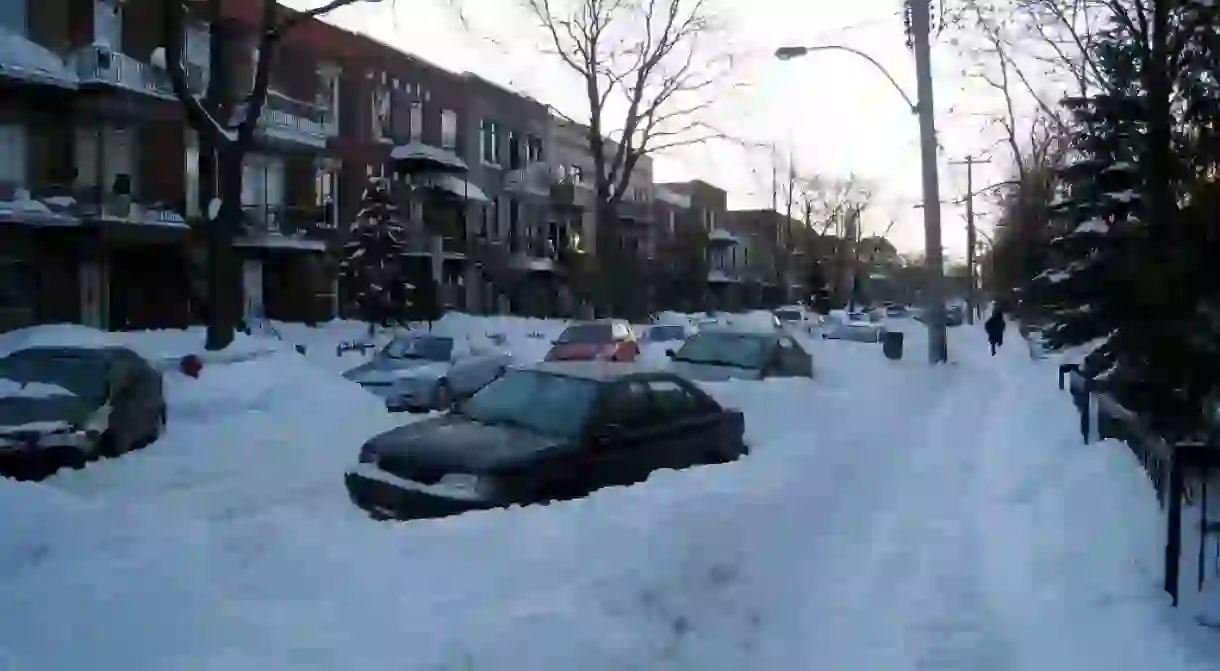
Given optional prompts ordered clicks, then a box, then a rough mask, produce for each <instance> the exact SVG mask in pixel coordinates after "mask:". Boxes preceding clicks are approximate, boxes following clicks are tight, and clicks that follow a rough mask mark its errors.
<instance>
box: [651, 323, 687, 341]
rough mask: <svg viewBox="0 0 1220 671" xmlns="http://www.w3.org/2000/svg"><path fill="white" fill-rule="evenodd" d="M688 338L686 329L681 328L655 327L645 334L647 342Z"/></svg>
mask: <svg viewBox="0 0 1220 671" xmlns="http://www.w3.org/2000/svg"><path fill="white" fill-rule="evenodd" d="M685 337H686V329H684V328H682V327H681V326H670V325H668V324H667V325H665V326H654V327H652V328H650V329H648V332H647V333H645V334H644V338H645V340H649V341H652V342H659V341H665V340H682V339H683V338H685Z"/></svg>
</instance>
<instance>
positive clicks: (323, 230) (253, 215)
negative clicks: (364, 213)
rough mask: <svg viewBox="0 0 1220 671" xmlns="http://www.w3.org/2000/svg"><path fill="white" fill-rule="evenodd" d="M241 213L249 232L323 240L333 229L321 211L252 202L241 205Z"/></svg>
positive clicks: (314, 208)
mask: <svg viewBox="0 0 1220 671" xmlns="http://www.w3.org/2000/svg"><path fill="white" fill-rule="evenodd" d="M242 213H243V214H244V215H245V224H246V228H247V230H248V231H249V232H251V233H261V234H266V235H282V236H284V237H290V238H302V237H308V238H315V239H316V238H324V237H327V236H329V235H330V234H331V232H332V231H333V230H334V227H333V226H331V225H330V224H329V222H327V221H326V219H325V217H326V211H325V209H323V208H318V207H300V206H292V205H272V204H264V203H254V204H247V205H242Z"/></svg>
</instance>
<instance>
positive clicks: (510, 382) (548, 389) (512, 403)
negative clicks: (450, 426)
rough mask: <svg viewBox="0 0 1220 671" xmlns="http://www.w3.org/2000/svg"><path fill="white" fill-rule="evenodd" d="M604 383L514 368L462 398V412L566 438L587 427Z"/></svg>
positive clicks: (482, 420)
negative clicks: (586, 424)
mask: <svg viewBox="0 0 1220 671" xmlns="http://www.w3.org/2000/svg"><path fill="white" fill-rule="evenodd" d="M599 391H600V385H599V384H598V383H597V382H594V381H592V380H583V379H580V378H575V377H567V376H563V375H551V374H549V373H542V372H538V371H530V370H510V371H508V372H507V373H505V374H504V375H503V376H502V377H500V378H499V379H497V380H494V381H492V382H491V383H490V384H488V385H487V386H486V387H484V388H483V389H482V390H481V391H479V392H478V393H477V394H475V395H474V396H471V397H470V398H469V399H467V400H466V401H464V402H462V403H461V404H460V405H459V406H458V409H457V412H458V414H461V415H465V416H468V417H470V418H471V419H473V420H475V421H477V422H480V423H483V424H492V425H500V424H502V425H508V426H516V427H520V428H523V429H527V430H529V431H535V432H537V433H541V434H545V435H553V436H562V437H565V438H568V437H575V436H577V435H579V434H580V432H581V431H582V430H583V429H584V427H585V423H586V421H587V420H588V418H589V416H590V414H591V413H592V410H593V404H594V401H595V400H596V399H597V395H598V393H599Z"/></svg>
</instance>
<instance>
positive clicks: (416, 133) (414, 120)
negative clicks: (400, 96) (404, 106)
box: [407, 100, 424, 142]
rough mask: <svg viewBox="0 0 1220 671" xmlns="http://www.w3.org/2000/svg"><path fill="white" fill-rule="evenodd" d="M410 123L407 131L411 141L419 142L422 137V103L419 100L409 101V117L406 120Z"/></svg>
mask: <svg viewBox="0 0 1220 671" xmlns="http://www.w3.org/2000/svg"><path fill="white" fill-rule="evenodd" d="M407 123H408V124H409V125H410V128H409V129H408V131H409V132H410V134H411V136H410V137H411V140H410V141H411V142H419V141H420V140H422V139H423V137H424V103H423V101H421V100H413V101H411V111H410V117H409V118H408V120H407Z"/></svg>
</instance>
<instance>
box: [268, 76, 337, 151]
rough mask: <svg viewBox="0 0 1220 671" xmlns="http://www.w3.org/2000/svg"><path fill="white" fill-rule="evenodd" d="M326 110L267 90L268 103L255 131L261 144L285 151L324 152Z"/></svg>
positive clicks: (326, 125) (326, 129)
mask: <svg viewBox="0 0 1220 671" xmlns="http://www.w3.org/2000/svg"><path fill="white" fill-rule="evenodd" d="M328 116H329V114H328V113H327V110H326V109H324V108H323V107H320V106H319V105H317V104H316V103H309V102H305V101H302V100H294V99H292V98H289V97H288V96H285V95H283V94H281V93H278V92H275V91H270V90H269V91H267V103H266V104H265V105H264V106H263V112H262V114H260V115H259V117H258V132H259V135H260V136H261V139H262V140H263V141H264V142H270V143H272V144H281V145H285V146H286V147H287V148H292V147H308V148H313V149H326V140H327V138H328V137H329V136H330V128H329V127H328V124H327V117H328Z"/></svg>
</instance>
